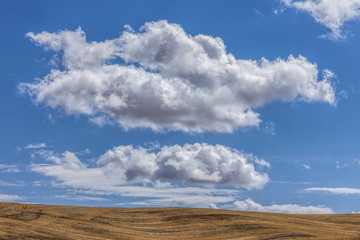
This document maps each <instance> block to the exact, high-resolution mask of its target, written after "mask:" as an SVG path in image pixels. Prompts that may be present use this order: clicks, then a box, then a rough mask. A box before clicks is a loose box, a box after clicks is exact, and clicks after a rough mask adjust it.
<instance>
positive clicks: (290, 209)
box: [234, 198, 334, 214]
mask: <svg viewBox="0 0 360 240" xmlns="http://www.w3.org/2000/svg"><path fill="white" fill-rule="evenodd" d="M234 204H235V207H236V209H237V210H241V211H255V212H274V213H288V214H333V213H334V212H333V211H332V210H331V209H330V208H328V207H324V206H300V205H297V204H284V205H277V204H275V205H270V206H263V205H261V204H259V203H256V202H254V201H253V200H252V199H249V198H248V199H246V200H244V201H236V202H235V203H234Z"/></svg>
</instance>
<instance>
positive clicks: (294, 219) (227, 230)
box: [0, 203, 360, 239]
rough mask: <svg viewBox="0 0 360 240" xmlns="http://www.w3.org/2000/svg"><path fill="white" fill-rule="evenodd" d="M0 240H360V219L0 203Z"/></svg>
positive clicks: (338, 216) (206, 210) (194, 209)
mask: <svg viewBox="0 0 360 240" xmlns="http://www.w3.org/2000/svg"><path fill="white" fill-rule="evenodd" d="M0 239H360V214H347V215H345V214H344V215H288V214H275V213H257V212H241V211H231V210H218V209H199V208H98V207H75V206H53V205H37V204H21V203H0Z"/></svg>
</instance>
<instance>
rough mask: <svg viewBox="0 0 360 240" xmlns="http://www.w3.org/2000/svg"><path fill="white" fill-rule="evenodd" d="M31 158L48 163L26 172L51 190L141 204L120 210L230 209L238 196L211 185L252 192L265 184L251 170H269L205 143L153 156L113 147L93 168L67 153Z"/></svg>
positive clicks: (260, 162)
mask: <svg viewBox="0 0 360 240" xmlns="http://www.w3.org/2000/svg"><path fill="white" fill-rule="evenodd" d="M34 154H35V156H36V157H37V158H39V159H45V160H46V161H47V162H48V163H32V164H31V165H30V169H31V170H32V171H34V172H37V173H40V174H43V175H46V176H48V177H50V178H52V179H53V181H52V184H53V186H55V187H59V188H62V189H69V190H71V192H72V194H79V195H80V196H95V198H94V199H96V197H97V196H101V197H104V196H106V195H118V196H122V197H137V198H139V197H141V198H143V199H141V201H138V200H137V201H134V202H131V201H127V202H126V203H124V204H125V205H137V206H140V205H142V206H154V205H155V206H179V205H185V206H196V207H208V206H210V204H224V203H232V202H234V201H235V200H236V198H237V197H238V196H239V195H240V194H241V192H240V191H239V190H233V189H218V188H216V187H215V186H217V185H233V186H237V187H242V188H245V189H256V188H261V187H263V186H264V185H265V184H266V183H267V182H268V181H269V177H268V176H267V174H265V173H261V172H259V171H258V170H256V166H258V168H260V169H263V168H265V167H269V166H270V164H269V163H268V162H266V161H264V160H262V159H258V158H256V157H254V156H252V155H249V154H243V153H240V152H238V151H237V150H234V149H230V148H228V147H225V146H221V145H215V146H212V145H208V144H205V143H203V144H198V143H196V144H186V145H184V146H179V145H174V146H165V147H162V148H161V149H159V150H158V151H157V152H154V151H153V150H151V149H145V148H142V147H137V148H136V147H133V146H118V147H114V148H113V149H111V150H109V151H107V152H106V153H105V154H103V155H101V156H100V157H99V158H98V159H97V162H96V165H95V166H89V165H87V164H85V163H84V162H82V161H80V159H79V158H78V157H77V156H76V155H75V154H74V153H72V152H64V153H63V154H60V155H58V154H56V153H54V152H52V151H47V150H39V151H37V152H36V153H34ZM35 159H36V158H35ZM184 183H187V184H188V185H184ZM189 184H190V185H189ZM194 185H197V186H194ZM65 195H66V196H68V194H65ZM119 204H120V205H121V203H119Z"/></svg>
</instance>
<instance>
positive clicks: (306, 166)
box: [302, 164, 311, 170]
mask: <svg viewBox="0 0 360 240" xmlns="http://www.w3.org/2000/svg"><path fill="white" fill-rule="evenodd" d="M302 167H303V168H305V169H308V170H309V169H311V167H310V166H309V165H307V164H303V165H302Z"/></svg>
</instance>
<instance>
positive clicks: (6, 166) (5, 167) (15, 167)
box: [0, 164, 20, 173]
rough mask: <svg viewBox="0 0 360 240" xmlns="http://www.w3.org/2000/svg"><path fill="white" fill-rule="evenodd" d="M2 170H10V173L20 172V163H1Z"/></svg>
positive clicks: (0, 168) (0, 169)
mask: <svg viewBox="0 0 360 240" xmlns="http://www.w3.org/2000/svg"><path fill="white" fill-rule="evenodd" d="M0 171H2V172H8V173H12V172H13V173H16V172H20V169H19V166H18V165H13V164H12V165H9V164H0Z"/></svg>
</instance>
